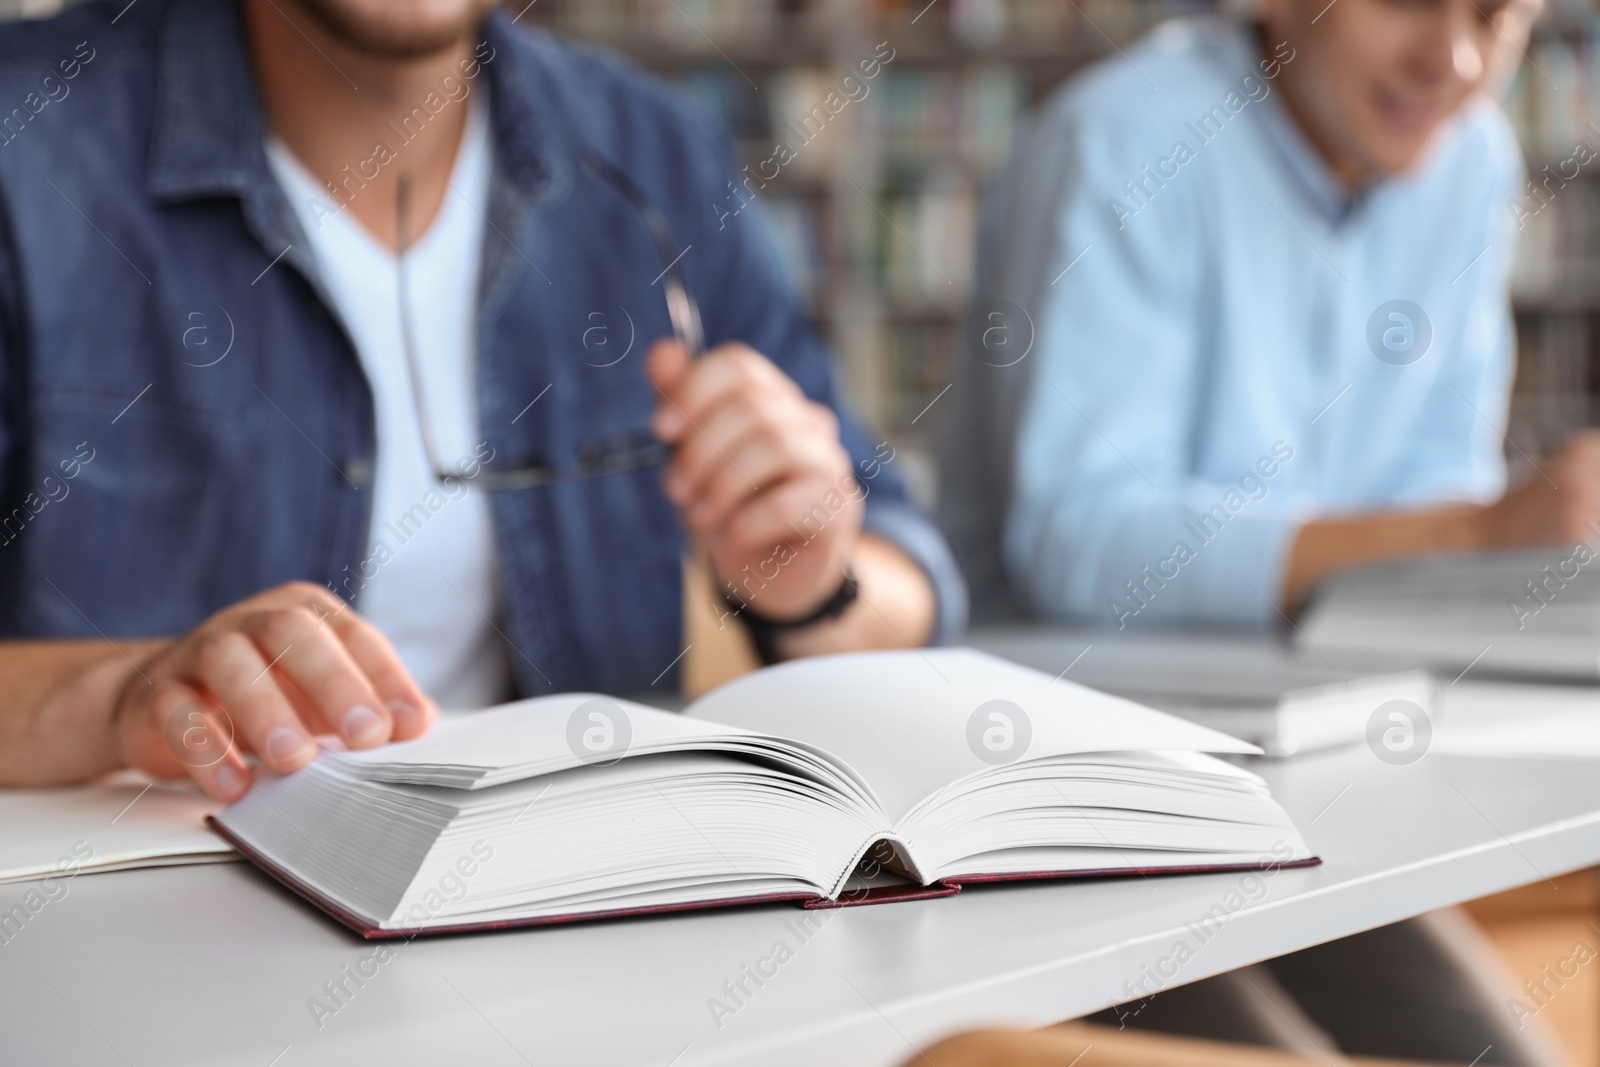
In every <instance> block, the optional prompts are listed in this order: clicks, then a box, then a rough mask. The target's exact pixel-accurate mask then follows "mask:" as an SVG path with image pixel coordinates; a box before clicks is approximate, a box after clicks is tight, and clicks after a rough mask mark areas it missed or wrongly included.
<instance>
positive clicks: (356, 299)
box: [267, 92, 511, 707]
mask: <svg viewBox="0 0 1600 1067" xmlns="http://www.w3.org/2000/svg"><path fill="white" fill-rule="evenodd" d="M463 106H467V107H468V108H469V111H468V115H467V125H466V132H465V134H464V135H463V137H462V141H461V147H460V150H459V151H458V152H457V154H456V160H455V164H454V167H453V170H452V174H451V177H450V182H451V185H452V186H454V188H453V189H447V190H446V192H445V199H444V202H443V204H442V205H441V206H440V208H439V213H438V214H437V215H436V216H435V218H434V220H433V222H432V224H431V225H430V226H429V227H428V230H427V232H426V233H424V234H423V235H422V236H421V237H420V239H416V240H414V241H413V243H412V246H411V249H410V251H409V252H408V253H407V254H406V270H407V289H408V293H407V295H408V297H409V303H410V308H411V329H412V337H413V339H414V341H415V351H416V355H417V362H418V370H419V372H420V375H421V378H422V381H423V383H424V387H425V389H426V397H427V402H428V418H429V421H430V422H431V423H432V426H433V433H434V440H435V443H436V447H437V449H438V451H439V460H440V462H441V463H443V464H444V465H445V467H447V468H449V469H457V468H460V467H462V466H463V465H464V464H465V463H466V461H468V460H469V459H472V458H474V447H475V446H476V445H477V444H478V443H479V441H480V440H481V439H480V438H479V436H478V406H477V399H476V397H477V392H476V370H477V329H476V311H477V296H478V266H479V257H480V255H481V252H482V247H483V230H484V221H483V216H482V215H481V214H480V213H479V211H480V209H485V208H487V205H488V199H489V174H490V170H491V159H490V138H489V116H488V108H487V104H486V100H485V98H484V96H483V94H482V93H481V92H479V93H475V94H474V95H473V96H472V97H471V98H469V101H467V102H465V103H464V105H463ZM267 162H268V164H269V165H270V166H271V168H272V172H273V174H274V175H275V176H276V177H277V179H278V182H279V184H280V185H281V186H282V188H283V189H284V191H285V193H286V194H287V196H288V199H289V202H290V203H291V204H292V205H293V206H294V210H295V213H296V214H297V215H298V216H299V219H300V225H301V228H302V229H303V230H304V231H305V233H306V236H307V238H308V239H309V241H310V243H311V246H312V248H313V250H314V251H315V255H316V260H317V263H318V265H319V268H320V270H321V274H322V281H323V283H324V285H325V286H326V288H327V291H328V294H329V296H330V297H331V298H332V300H333V303H334V305H335V306H334V310H335V311H336V312H337V313H338V315H339V317H340V319H341V320H342V321H343V323H344V325H345V328H346V329H347V330H348V331H349V334H350V338H351V340H352V341H354V342H355V349H356V354H357V355H358V356H359V357H360V360H361V366H362V369H363V370H365V371H366V376H367V382H368V384H369V385H370V386H371V389H372V399H373V403H374V406H375V417H376V423H377V449H378V454H377V456H376V472H375V475H374V477H375V484H374V489H373V510H372V528H371V531H370V537H369V542H368V547H367V549H366V551H365V552H364V553H363V558H362V560H361V562H360V563H359V564H358V565H354V566H352V567H351V569H350V571H349V572H348V574H347V577H349V578H350V581H349V583H348V588H349V589H350V590H352V591H355V593H356V608H357V610H359V611H360V612H361V613H362V615H364V616H365V617H366V618H367V619H368V620H369V621H371V622H372V623H373V624H374V625H375V626H377V627H378V629H380V630H382V631H383V632H384V633H385V634H386V635H388V637H389V640H391V641H393V642H394V645H395V647H396V648H397V649H398V650H399V653H400V657H401V659H402V660H404V662H405V664H406V666H407V668H409V669H410V671H411V673H412V676H413V677H415V678H416V680H417V683H418V684H419V685H421V686H422V688H423V690H424V691H425V692H427V693H428V694H429V695H431V696H432V697H433V698H434V699H435V700H437V701H439V703H440V704H442V705H443V706H445V707H483V706H486V705H489V704H493V703H497V702H499V701H501V700H504V699H505V698H506V697H507V696H509V695H510V692H511V674H510V664H509V662H508V659H507V653H506V647H505V643H504V641H503V640H502V638H501V636H500V634H499V633H498V632H497V630H496V628H495V625H496V624H495V623H494V622H492V621H491V620H493V619H496V618H498V616H499V610H498V603H497V600H498V596H497V583H496V580H495V555H494V537H493V530H492V527H491V523H490V516H489V503H488V497H487V493H486V491H485V490H482V489H478V488H475V487H469V486H463V485H459V484H457V485H441V484H440V483H439V482H438V480H437V479H435V478H434V476H433V473H432V471H431V469H430V467H429V463H428V459H427V454H426V453H425V452H424V450H423V445H422V430H421V427H420V425H419V424H418V420H417V412H416V406H415V404H414V403H413V400H412V391H411V379H410V374H409V371H408V368H407V365H406V358H405V350H404V349H403V348H402V341H401V332H400V304H399V276H398V271H397V270H396V266H397V264H396V260H395V257H394V255H393V254H392V253H391V252H390V251H389V249H387V248H385V247H384V246H383V245H382V244H381V243H380V242H379V241H378V240H377V239H376V238H375V237H373V235H372V234H371V233H369V232H368V231H367V230H366V229H365V228H364V227H363V226H362V225H361V223H360V222H358V221H356V218H355V216H354V215H353V214H352V213H351V212H349V211H347V210H342V209H341V208H342V206H341V204H340V202H339V201H337V200H335V199H334V198H333V196H332V194H330V193H329V192H328V191H327V190H326V188H325V187H324V186H323V185H322V183H320V182H318V181H317V180H316V178H314V177H313V176H312V175H311V173H310V172H309V171H307V170H306V169H305V167H304V166H303V165H302V164H301V163H300V161H299V160H298V159H296V158H295V156H294V155H293V153H292V152H290V150H289V148H288V146H287V145H285V144H283V142H281V141H280V140H278V139H277V138H276V137H269V139H268V141H267ZM387 165H388V166H390V167H400V166H404V165H405V149H404V148H403V147H402V148H400V149H399V157H398V158H397V159H395V160H394V161H393V162H390V163H389V164H387ZM356 195H357V196H360V195H361V194H360V192H359V191H358V192H357V193H356ZM334 210H337V213H336V214H330V211H334ZM467 469H469V470H470V469H472V468H471V467H468V468H467ZM342 582H343V579H341V583H342Z"/></svg>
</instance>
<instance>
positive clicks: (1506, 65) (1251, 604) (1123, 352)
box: [973, 0, 1600, 627]
mask: <svg viewBox="0 0 1600 1067" xmlns="http://www.w3.org/2000/svg"><path fill="white" fill-rule="evenodd" d="M1534 13H1535V9H1533V7H1532V5H1531V4H1526V3H1523V0H1501V2H1498V3H1493V2H1491V3H1479V2H1474V0H1338V2H1337V3H1335V4H1328V3H1327V0H1269V3H1268V4H1267V5H1266V7H1265V9H1264V10H1263V13H1262V19H1261V21H1260V22H1254V21H1249V20H1246V19H1242V18H1233V17H1226V16H1213V17H1203V18H1195V19H1182V20H1176V21H1173V22H1169V23H1167V24H1165V25H1162V26H1160V27H1158V28H1157V29H1156V30H1155V31H1153V32H1152V33H1151V34H1149V35H1148V36H1147V37H1145V38H1144V39H1143V40H1142V41H1140V42H1139V43H1137V44H1136V45H1134V46H1130V47H1129V48H1128V49H1126V51H1125V52H1122V53H1118V54H1113V55H1111V56H1109V57H1107V58H1106V59H1104V60H1102V61H1101V62H1099V63H1097V64H1096V65H1094V66H1093V67H1091V68H1089V69H1088V70H1086V71H1085V72H1083V73H1082V74H1081V75H1080V76H1078V77H1076V78H1074V79H1073V80H1072V81H1071V82H1069V83H1068V84H1067V85H1066V86H1064V87H1063V88H1062V89H1061V90H1060V91H1058V93H1057V94H1056V95H1055V96H1054V97H1053V98H1052V99H1051V100H1050V101H1049V102H1048V103H1047V104H1046V106H1045V107H1044V109H1043V111H1042V112H1041V114H1040V115H1039V117H1038V118H1037V120H1036V123H1035V125H1034V127H1033V129H1032V130H1031V131H1030V134H1029V136H1027V138H1026V139H1025V141H1024V143H1023V144H1022V146H1021V147H1020V149H1019V151H1018V153H1017V155H1016V157H1015V158H1014V160H1013V163H1012V166H1011V168H1010V170H1009V172H1008V173H1007V175H1006V176H1005V178H1004V179H1003V181H1002V185H1001V188H1000V189H999V191H998V192H999V195H998V196H997V197H996V198H995V199H994V200H993V201H992V202H991V206H990V210H989V214H988V215H987V217H986V220H985V233H984V242H983V249H982V251H981V254H980V277H981V278H982V289H981V294H982V295H983V296H984V297H987V298H989V299H988V303H980V304H979V306H978V312H979V314H980V317H981V316H982V315H983V314H984V313H985V309H986V308H989V309H990V310H989V312H988V314H989V315H990V316H991V317H994V316H995V315H997V314H999V313H998V312H995V311H994V310H993V308H1002V309H1009V312H1010V314H1012V315H1013V316H1014V317H1016V318H1018V319H1019V321H1024V324H1025V326H1027V327H1031V331H1032V333H1031V340H1032V342H1033V348H1032V352H1031V354H1030V356H1029V357H1028V358H1026V359H1025V360H1023V362H1022V363H1021V364H1020V365H1018V366H1006V364H1007V363H1008V362H1009V360H1010V359H1011V358H1017V357H1016V356H1015V355H1014V354H1011V353H1006V354H1005V356H1006V358H993V359H990V358H989V356H988V355H986V354H984V353H982V352H980V353H979V355H980V357H981V358H982V359H983V360H984V361H987V362H989V363H990V364H991V366H987V367H985V366H982V365H981V364H980V365H977V366H976V367H975V368H973V373H974V374H975V375H977V376H980V377H981V376H983V375H986V374H988V375H990V376H991V377H993V376H994V375H1011V376H1013V377H1012V378H1011V379H1010V380H1011V382H1012V383H1013V384H1012V386H1011V388H1013V389H1022V390H1024V391H1021V392H1019V394H1018V395H1017V397H1016V401H1015V403H1016V407H1017V408H1018V409H1019V412H1020V415H1019V418H1020V421H1019V423H1018V424H1017V426H1016V428H1015V431H1014V436H1013V437H1011V438H1008V443H1009V444H1011V446H1012V447H1013V448H1014V463H1015V466H1014V469H1013V471H1011V472H1010V476H1011V478H1012V479H1013V481H1012V483H1011V484H1010V485H1009V486H1005V487H1004V489H1005V495H1006V499H1005V500H1004V501H1002V502H1001V504H1000V505H999V507H998V508H997V509H995V510H997V511H1002V512H1005V513H1007V514H1008V522H1007V525H1006V529H1005V531H1004V542H1003V549H1004V563H1005V565H1006V569H1007V571H1008V573H1009V576H1010V579H1011V583H1012V585H1013V587H1014V588H1016V589H1018V590H1021V591H1023V593H1024V595H1025V596H1026V597H1028V598H1029V599H1031V600H1032V601H1033V606H1034V607H1035V608H1037V609H1039V610H1042V611H1044V612H1046V613H1049V614H1055V615H1070V616H1078V617H1087V618H1088V619H1091V620H1096V621H1100V622H1104V623H1106V624H1109V625H1115V626H1119V627H1120V626H1127V625H1128V624H1129V623H1130V622H1131V621H1132V620H1134V619H1138V621H1139V622H1140V623H1141V624H1143V623H1148V622H1151V621H1170V620H1180V619H1189V620H1193V619H1206V620H1220V621H1229V622H1237V623H1244V624H1264V623H1269V622H1275V621H1276V620H1278V618H1279V617H1280V613H1290V614H1292V613H1293V612H1294V611H1295V610H1296V609H1297V608H1298V606H1299V605H1300V604H1301V602H1302V601H1303V599H1304V597H1305V595H1306V593H1307V592H1308V590H1309V589H1310V588H1311V587H1312V586H1313V585H1314V584H1315V583H1316V582H1317V581H1318V580H1320V579H1321V578H1323V577H1326V576H1327V575H1329V574H1332V573H1334V572H1335V571H1337V570H1340V569H1342V568H1345V567H1349V566H1354V565H1359V564H1362V563H1366V562H1370V561H1375V560H1378V559H1382V558H1386V557H1390V556H1395V555H1403V554H1411V553H1421V552H1432V551H1445V550H1473V549H1482V548H1491V547H1500V546H1510V545H1516V544H1528V543H1538V542H1544V541H1555V540H1565V539H1569V538H1577V537H1578V535H1579V533H1580V532H1581V531H1582V529H1583V526H1584V524H1585V523H1586V522H1589V521H1591V520H1594V519H1596V518H1600V504H1597V501H1600V492H1596V490H1597V489H1600V474H1597V473H1596V469H1597V468H1600V449H1597V445H1596V442H1595V441H1594V440H1593V439H1589V438H1587V437H1586V438H1583V439H1580V440H1579V441H1577V442H1575V443H1574V444H1573V445H1572V446H1570V447H1569V449H1568V451H1567V453H1566V454H1565V455H1564V456H1563V457H1561V458H1560V459H1559V460H1557V461H1556V462H1555V464H1554V465H1553V467H1552V466H1546V467H1545V471H1546V473H1548V474H1550V475H1551V478H1550V480H1549V481H1547V480H1545V479H1535V480H1534V482H1533V483H1532V484H1530V485H1529V486H1526V487H1524V488H1522V489H1520V490H1516V491H1513V492H1512V493H1510V494H1509V495H1507V494H1506V466H1505V461H1504V458H1503V452H1502V448H1503V440H1504V439H1503V436H1502V431H1503V428H1504V423H1505V420H1506V417H1507V408H1508V397H1509V391H1510V386H1511V380H1512V373H1513V361H1514V355H1513V348H1514V339H1513V330H1512V322H1511V314H1510V307H1509V297H1508V275H1509V272H1510V266H1511V262H1512V256H1513V250H1514V244H1515V236H1516V230H1517V228H1518V220H1517V213H1516V211H1515V210H1514V207H1515V205H1516V204H1517V203H1518V202H1520V201H1521V200H1522V198H1523V195H1524V183H1525V176H1524V173H1523V165H1522V161H1521V157H1520V153H1519V151H1518V148H1517V144H1516V139H1515V137H1514V135H1513V132H1512V129H1511V127H1510V124H1509V123H1508V121H1507V119H1506V117H1505V115H1504V114H1503V113H1502V112H1501V110H1500V108H1499V107H1498V105H1497V104H1496V103H1495V102H1494V101H1493V100H1492V99H1491V95H1492V89H1493V87H1494V86H1495V84H1496V83H1497V82H1498V81H1500V80H1501V79H1503V78H1504V76H1505V75H1506V73H1508V72H1509V70H1510V69H1511V63H1513V62H1514V61H1515V60H1516V58H1517V56H1518V55H1519V53H1520V50H1521V47H1522V44H1521V42H1525V40H1526V34H1527V24H1528V22H1529V21H1530V19H1531V15H1532V14H1534ZM1569 195H1570V194H1569ZM996 301H998V303H996ZM991 305H992V307H991ZM1001 317H1004V316H1003V315H1002V316H1001ZM996 321H998V319H997V320H996ZM1019 372H1023V373H1019ZM1022 381H1026V383H1027V385H1026V386H1025V387H1019V386H1017V385H1016V384H1015V383H1018V382H1022ZM991 387H992V383H991ZM1556 485H1560V486H1563V487H1564V488H1562V489H1560V490H1557V489H1555V488H1554V486H1556ZM1569 543H1570V542H1569Z"/></svg>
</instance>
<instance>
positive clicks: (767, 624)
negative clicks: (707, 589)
mask: <svg viewBox="0 0 1600 1067" xmlns="http://www.w3.org/2000/svg"><path fill="white" fill-rule="evenodd" d="M720 591H721V593H722V602H723V603H724V604H726V605H727V606H728V610H729V611H730V612H731V613H733V614H734V615H736V616H738V618H739V621H740V622H742V623H744V628H745V630H746V632H748V633H749V634H750V642H751V643H752V644H754V645H755V646H756V655H758V656H760V657H761V663H762V665H763V666H768V667H770V666H771V665H772V664H774V663H777V662H778V661H779V660H780V659H781V658H782V657H781V656H779V654H778V638H779V636H780V635H782V634H785V633H790V632H792V631H795V630H804V629H805V628H806V627H808V626H815V625H816V624H817V623H819V622H823V621H825V620H827V619H837V618H838V617H839V616H841V615H843V614H844V613H845V609H847V608H849V607H850V605H851V604H854V603H855V602H856V597H857V596H859V595H860V592H859V590H858V589H857V588H856V575H855V571H854V570H852V569H851V567H850V564H848V563H846V564H845V565H844V577H843V578H842V579H841V580H840V582H839V588H838V589H837V590H835V591H834V594H833V595H832V596H830V597H829V598H828V599H827V600H824V601H823V602H822V603H821V604H820V605H818V606H817V609H816V610H815V611H813V612H811V613H810V614H809V615H804V616H801V617H800V618H798V619H781V620H780V619H769V618H767V617H766V616H764V615H761V614H759V613H758V612H756V611H755V610H754V609H753V608H751V607H750V605H749V604H747V603H745V602H744V601H743V600H740V599H739V598H738V597H737V596H735V595H734V594H732V593H730V592H728V590H726V589H721V590H720Z"/></svg>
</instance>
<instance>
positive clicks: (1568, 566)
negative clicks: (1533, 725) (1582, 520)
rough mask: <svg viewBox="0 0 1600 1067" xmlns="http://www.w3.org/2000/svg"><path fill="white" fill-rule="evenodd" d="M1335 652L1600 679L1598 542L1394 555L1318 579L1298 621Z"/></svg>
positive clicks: (1316, 644) (1322, 648) (1318, 645)
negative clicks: (1407, 557)
mask: <svg viewBox="0 0 1600 1067" xmlns="http://www.w3.org/2000/svg"><path fill="white" fill-rule="evenodd" d="M1299 633H1300V635H1301V639H1302V640H1303V641H1304V643H1305V644H1306V645H1308V646H1310V647H1311V648H1314V649H1316V650H1317V651H1318V652H1320V653H1322V654H1324V655H1328V656H1330V657H1333V658H1335V659H1339V658H1340V657H1342V656H1365V657H1368V658H1370V659H1382V660H1384V661H1387V662H1391V663H1399V662H1404V663H1407V664H1416V665H1425V666H1431V667H1435V668H1440V669H1443V670H1447V671H1465V670H1466V668H1468V667H1472V668H1473V670H1474V672H1475V673H1476V674H1477V675H1479V676H1481V675H1483V674H1494V673H1499V674H1507V675H1524V676H1536V677H1548V678H1570V679H1575V680H1576V679H1582V680H1585V681H1597V680H1600V548H1596V547H1595V546H1594V545H1589V544H1577V545H1573V546H1570V547H1566V548H1538V549H1519V550H1516V551H1506V552H1486V553H1467V554H1458V555H1446V556H1432V557H1425V558H1419V559H1410V560H1398V561H1394V562H1389V563H1384V564H1380V565H1377V566H1372V567H1365V568H1362V569H1360V570H1355V571H1350V572H1347V573H1345V574H1339V575H1335V576H1334V577H1332V578H1330V579H1328V580H1327V581H1326V582H1324V583H1323V584H1322V585H1320V586H1319V587H1318V588H1317V590H1316V592H1315V594H1314V595H1313V597H1312V600H1311V604H1310V606H1309V607H1308V609H1307V611H1306V615H1305V617H1304V618H1303V619H1302V621H1301V623H1300V626H1299Z"/></svg>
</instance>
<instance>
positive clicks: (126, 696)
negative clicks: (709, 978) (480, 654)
mask: <svg viewBox="0 0 1600 1067" xmlns="http://www.w3.org/2000/svg"><path fill="white" fill-rule="evenodd" d="M437 715H438V708H437V707H436V706H435V705H434V703H433V702H432V701H431V700H429V699H428V698H427V697H426V696H425V695H423V693H422V691H421V690H420V689H418V688H417V684H416V683H415V682H413V681H412V680H411V676H410V675H409V674H408V673H407V672H406V669H405V667H404V666H403V665H402V664H401V662H400V657H399V656H398V655H397V654H396V652H395V650H394V647H393V646H392V645H390V644H389V642H388V640H387V639H386V638H385V637H384V636H383V635H382V634H380V633H379V632H378V631H377V629H376V628H374V627H373V626H372V625H371V624H370V623H368V622H367V621H366V620H364V619H362V618H361V617H360V616H359V615H357V614H356V613H355V611H354V610H353V609H351V608H350V607H349V605H347V604H345V603H344V602H343V601H342V600H340V599H339V598H338V597H336V596H334V595H333V594H332V593H330V592H329V591H328V590H326V589H324V588H322V587H321V586H318V585H313V584H310V583H307V582H291V583H289V584H288V585H282V586H279V587H278V588H276V589H269V590H267V591H266V592H264V593H258V594H257V595H255V596H253V597H250V598H249V599H247V600H243V601H240V602H239V603H237V604H234V605H233V606H231V607H228V608H225V609H224V610H222V611H219V612H217V613H216V614H215V615H213V616H211V617H210V618H209V619H207V620H206V621H205V622H203V623H201V624H200V625H199V626H198V627H196V628H195V629H194V630H192V631H190V632H189V633H188V634H186V635H184V636H183V637H180V638H178V639H177V640H176V641H173V642H172V643H171V644H170V645H168V646H167V647H166V648H165V649H163V650H162V651H161V652H159V653H157V654H156V655H155V656H154V657H153V658H151V659H150V660H149V661H148V662H147V663H145V664H144V665H143V666H142V667H141V668H140V669H139V670H137V671H134V672H131V673H130V674H129V676H128V679H127V681H126V682H125V683H124V684H123V686H122V688H121V692H120V694H119V696H118V698H117V703H116V708H115V711H114V712H113V718H112V729H113V731H114V733H115V742H116V748H117V751H118V753H119V755H120V757H121V760H122V762H123V763H125V764H127V765H128V766H132V767H137V768H139V769H140V770H142V771H145V772H147V773H149V774H152V775H155V776H157V777H160V778H181V777H183V776H184V775H188V776H189V777H191V778H193V779H194V780H195V782H196V783H198V784H199V785H200V787H201V788H202V789H204V790H205V791H206V792H207V793H209V794H210V795H211V796H213V797H215V798H217V799H218V800H235V799H237V798H238V797H239V796H241V795H242V794H243V793H244V792H245V790H246V789H247V788H248V787H249V785H250V770H249V767H248V766H247V765H246V763H245V760H244V756H243V753H245V752H254V753H255V754H256V755H257V756H259V757H260V759H261V762H262V763H263V764H265V765H266V766H267V767H268V768H270V769H271V770H274V771H279V772H282V773H287V772H289V771H294V770H298V769H299V768H301V767H303V766H305V765H306V764H307V763H309V762H310V761H311V758H312V757H313V756H315V755H316V751H317V749H316V744H315V743H314V742H313V741H312V740H311V737H312V735H314V734H328V733H336V734H338V735H339V736H340V737H342V738H343V739H344V742H345V744H346V745H348V746H350V747H351V748H372V747H373V746H375V745H380V744H383V743H384V742H385V741H389V740H397V741H399V740H405V739H407V738H412V737H416V736H418V735H420V734H422V733H423V732H424V731H426V730H427V728H428V726H429V725H430V723H432V721H433V720H434V718H436V717H437Z"/></svg>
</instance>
